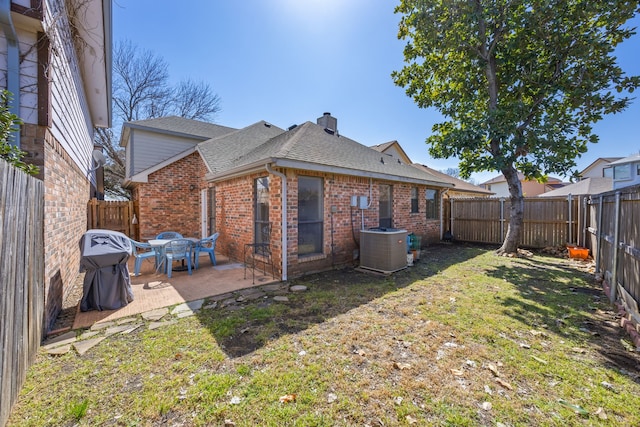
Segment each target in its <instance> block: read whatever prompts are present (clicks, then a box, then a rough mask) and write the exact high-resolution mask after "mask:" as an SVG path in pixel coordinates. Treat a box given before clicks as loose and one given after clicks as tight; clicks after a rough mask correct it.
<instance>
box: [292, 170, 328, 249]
mask: <svg viewBox="0 0 640 427" xmlns="http://www.w3.org/2000/svg"><path fill="white" fill-rule="evenodd" d="M322 200H323V181H322V178H316V177H310V176H301V177H299V178H298V255H311V254H321V253H322V229H323V228H324V227H323V225H324V222H323V216H324V215H323V211H324V210H323V207H322Z"/></svg>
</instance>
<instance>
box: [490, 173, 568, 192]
mask: <svg viewBox="0 0 640 427" xmlns="http://www.w3.org/2000/svg"><path fill="white" fill-rule="evenodd" d="M518 179H519V180H520V184H521V185H522V195H523V196H525V197H534V196H538V195H540V194H542V193H546V192H547V191H553V190H555V189H557V188H560V187H562V186H564V185H565V184H564V183H563V182H562V180H560V179H558V178H554V177H549V178H548V180H547V182H545V183H542V182H538V181H536V180H528V179H525V177H524V174H523V173H521V172H518ZM480 186H481V187H483V188H485V189H486V190H488V191H492V192H493V193H495V197H509V185H508V184H507V179H506V178H505V177H504V175H502V174H500V175H498V176H496V177H495V178H492V179H490V180H489V181H486V182H483V183H482V184H480Z"/></svg>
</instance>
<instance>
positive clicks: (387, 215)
mask: <svg viewBox="0 0 640 427" xmlns="http://www.w3.org/2000/svg"><path fill="white" fill-rule="evenodd" d="M392 206H393V197H392V191H391V186H390V185H387V184H380V201H379V202H378V212H379V220H378V223H379V224H378V226H379V227H381V228H391V227H392V226H393V218H392V215H391V212H392Z"/></svg>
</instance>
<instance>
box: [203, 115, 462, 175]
mask: <svg viewBox="0 0 640 427" xmlns="http://www.w3.org/2000/svg"><path fill="white" fill-rule="evenodd" d="M253 126H255V125H253ZM233 137H234V134H230V135H227V136H225V137H221V138H218V139H217V140H215V141H210V142H209V141H207V142H206V143H203V144H199V146H198V147H199V150H200V149H202V147H204V146H206V147H207V149H211V150H212V151H211V152H209V153H207V154H206V161H207V163H208V164H209V165H210V170H211V171H212V172H213V173H212V174H210V175H209V176H208V178H209V179H212V180H217V179H222V178H225V177H227V176H230V175H234V174H239V173H242V172H243V171H248V170H251V169H255V168H259V167H264V165H265V164H267V163H268V164H271V165H272V166H279V167H287V168H297V169H304V170H314V171H320V172H330V173H338V174H344V175H355V176H364V177H371V178H379V179H388V180H391V181H408V182H415V183H422V184H430V185H434V186H441V187H446V186H448V185H449V184H448V183H447V182H444V181H443V180H442V179H440V178H438V177H436V176H434V175H432V174H430V173H429V172H426V171H423V170H419V169H418V168H415V167H413V166H412V165H407V164H404V163H401V162H398V161H397V160H394V159H392V158H390V157H389V156H386V155H383V154H381V153H379V152H378V151H376V150H374V149H372V148H369V147H366V146H364V145H362V144H360V143H358V142H356V141H353V140H352V139H349V138H347V137H344V136H342V135H337V134H335V133H329V132H327V131H326V130H325V129H324V127H322V126H319V125H317V124H315V123H311V122H305V123H304V124H302V125H300V126H297V127H295V128H293V129H291V130H289V131H286V132H282V133H280V134H279V135H277V136H275V137H273V138H271V139H269V140H268V141H266V142H265V143H263V144H257V145H254V148H252V149H251V150H249V151H245V150H243V152H239V153H238V152H237V149H238V144H232V143H230V142H229V141H225V140H227V138H233ZM243 141H244V140H243ZM209 144H211V145H209ZM223 146H224V147H231V148H235V149H236V150H235V151H236V155H235V157H233V158H230V157H227V155H226V154H225V155H224V157H225V158H224V159H223V160H218V159H216V158H215V151H216V150H217V149H218V147H223ZM202 152H204V150H202Z"/></svg>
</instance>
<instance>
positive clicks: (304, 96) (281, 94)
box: [113, 0, 640, 182]
mask: <svg viewBox="0 0 640 427" xmlns="http://www.w3.org/2000/svg"><path fill="white" fill-rule="evenodd" d="M396 3H397V2H395V1H394V2H390V1H381V2H378V1H375V2H374V1H370V0H244V1H211V0H198V1H190V2H184V3H183V2H174V1H172V2H160V1H158V0H154V1H151V0H114V2H113V12H114V13H113V32H114V34H113V38H114V43H116V42H118V41H121V40H125V39H126V40H130V41H131V42H133V43H134V44H135V45H137V46H138V47H139V48H141V49H148V50H150V51H152V52H154V53H155V54H157V55H158V56H161V57H163V58H164V59H165V60H166V61H167V62H168V63H169V73H170V75H171V80H172V82H174V83H177V82H178V81H180V80H183V79H187V78H191V79H193V80H195V81H205V82H207V83H208V84H209V85H210V86H211V87H212V88H213V90H214V91H215V92H216V93H217V94H218V95H219V96H220V98H221V108H222V110H221V111H220V113H219V114H218V116H217V117H216V118H215V122H216V123H218V124H221V125H225V126H230V127H236V128H241V127H245V126H248V125H250V124H252V123H255V122H257V121H259V120H266V121H268V122H271V123H273V124H274V125H276V126H279V127H281V128H283V129H286V128H287V127H289V126H290V125H292V124H300V123H304V122H305V121H312V122H313V121H315V120H316V119H317V118H318V117H320V116H321V115H322V114H323V113H324V112H331V114H332V115H333V116H334V117H336V118H337V119H338V130H339V132H340V134H342V135H344V136H346V137H349V138H351V139H354V140H356V141H358V142H360V143H362V144H365V145H375V144H381V143H384V142H388V141H392V140H397V141H398V142H399V143H400V144H401V145H402V147H403V148H404V150H405V151H406V153H407V154H408V155H409V157H410V158H411V159H412V160H413V161H414V162H418V163H423V164H426V165H427V166H430V167H432V168H435V169H439V170H442V169H447V168H450V167H451V168H455V167H457V164H458V162H457V159H437V160H436V159H432V158H431V157H430V156H429V153H428V151H427V148H428V147H427V145H426V144H425V142H424V141H425V138H426V137H427V136H429V135H430V134H431V127H432V126H433V125H434V124H435V123H438V122H439V121H441V119H442V117H441V116H440V114H439V113H438V112H437V111H436V110H435V109H420V108H418V107H417V106H416V105H415V103H414V102H413V100H412V99H411V98H409V97H408V96H406V95H405V93H404V89H403V88H401V87H398V86H395V85H394V83H393V81H392V79H391V76H390V75H391V72H392V71H394V70H400V69H401V68H402V66H403V65H404V63H403V55H402V49H403V46H404V42H403V41H400V40H398V39H397V32H398V30H397V29H398V22H399V20H400V16H399V15H396V14H394V13H393V9H394V5H395V4H396ZM633 24H634V25H636V26H640V18H639V17H636V18H635V19H634V20H633ZM617 56H618V58H619V62H620V64H621V65H622V67H623V69H624V70H625V71H626V72H627V74H629V75H640V36H639V35H635V36H634V37H633V38H632V39H629V40H627V41H626V42H625V43H624V44H623V45H622V46H620V47H619V49H618V51H617ZM639 121H640V100H636V101H635V102H634V104H633V105H632V106H631V107H630V108H628V109H627V110H626V111H625V112H623V113H621V114H618V115H613V116H609V117H607V118H605V119H604V120H603V121H602V122H600V123H598V124H597V125H596V127H595V129H596V132H597V133H598V135H599V136H600V142H599V143H598V144H592V145H590V147H589V151H588V152H587V153H586V154H585V155H583V156H582V158H580V159H578V168H579V169H584V168H585V167H587V166H588V165H589V164H591V163H592V162H593V161H594V160H596V159H597V158H598V157H615V156H618V157H626V156H628V155H631V154H633V153H636V152H638V150H640V138H638V134H639V133H640V129H639V128H638V122H639ZM497 174H498V173H497V172H487V173H482V174H475V175H473V176H472V177H473V178H474V179H476V181H477V182H483V181H485V180H488V179H490V178H491V177H493V176H495V175H497Z"/></svg>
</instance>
